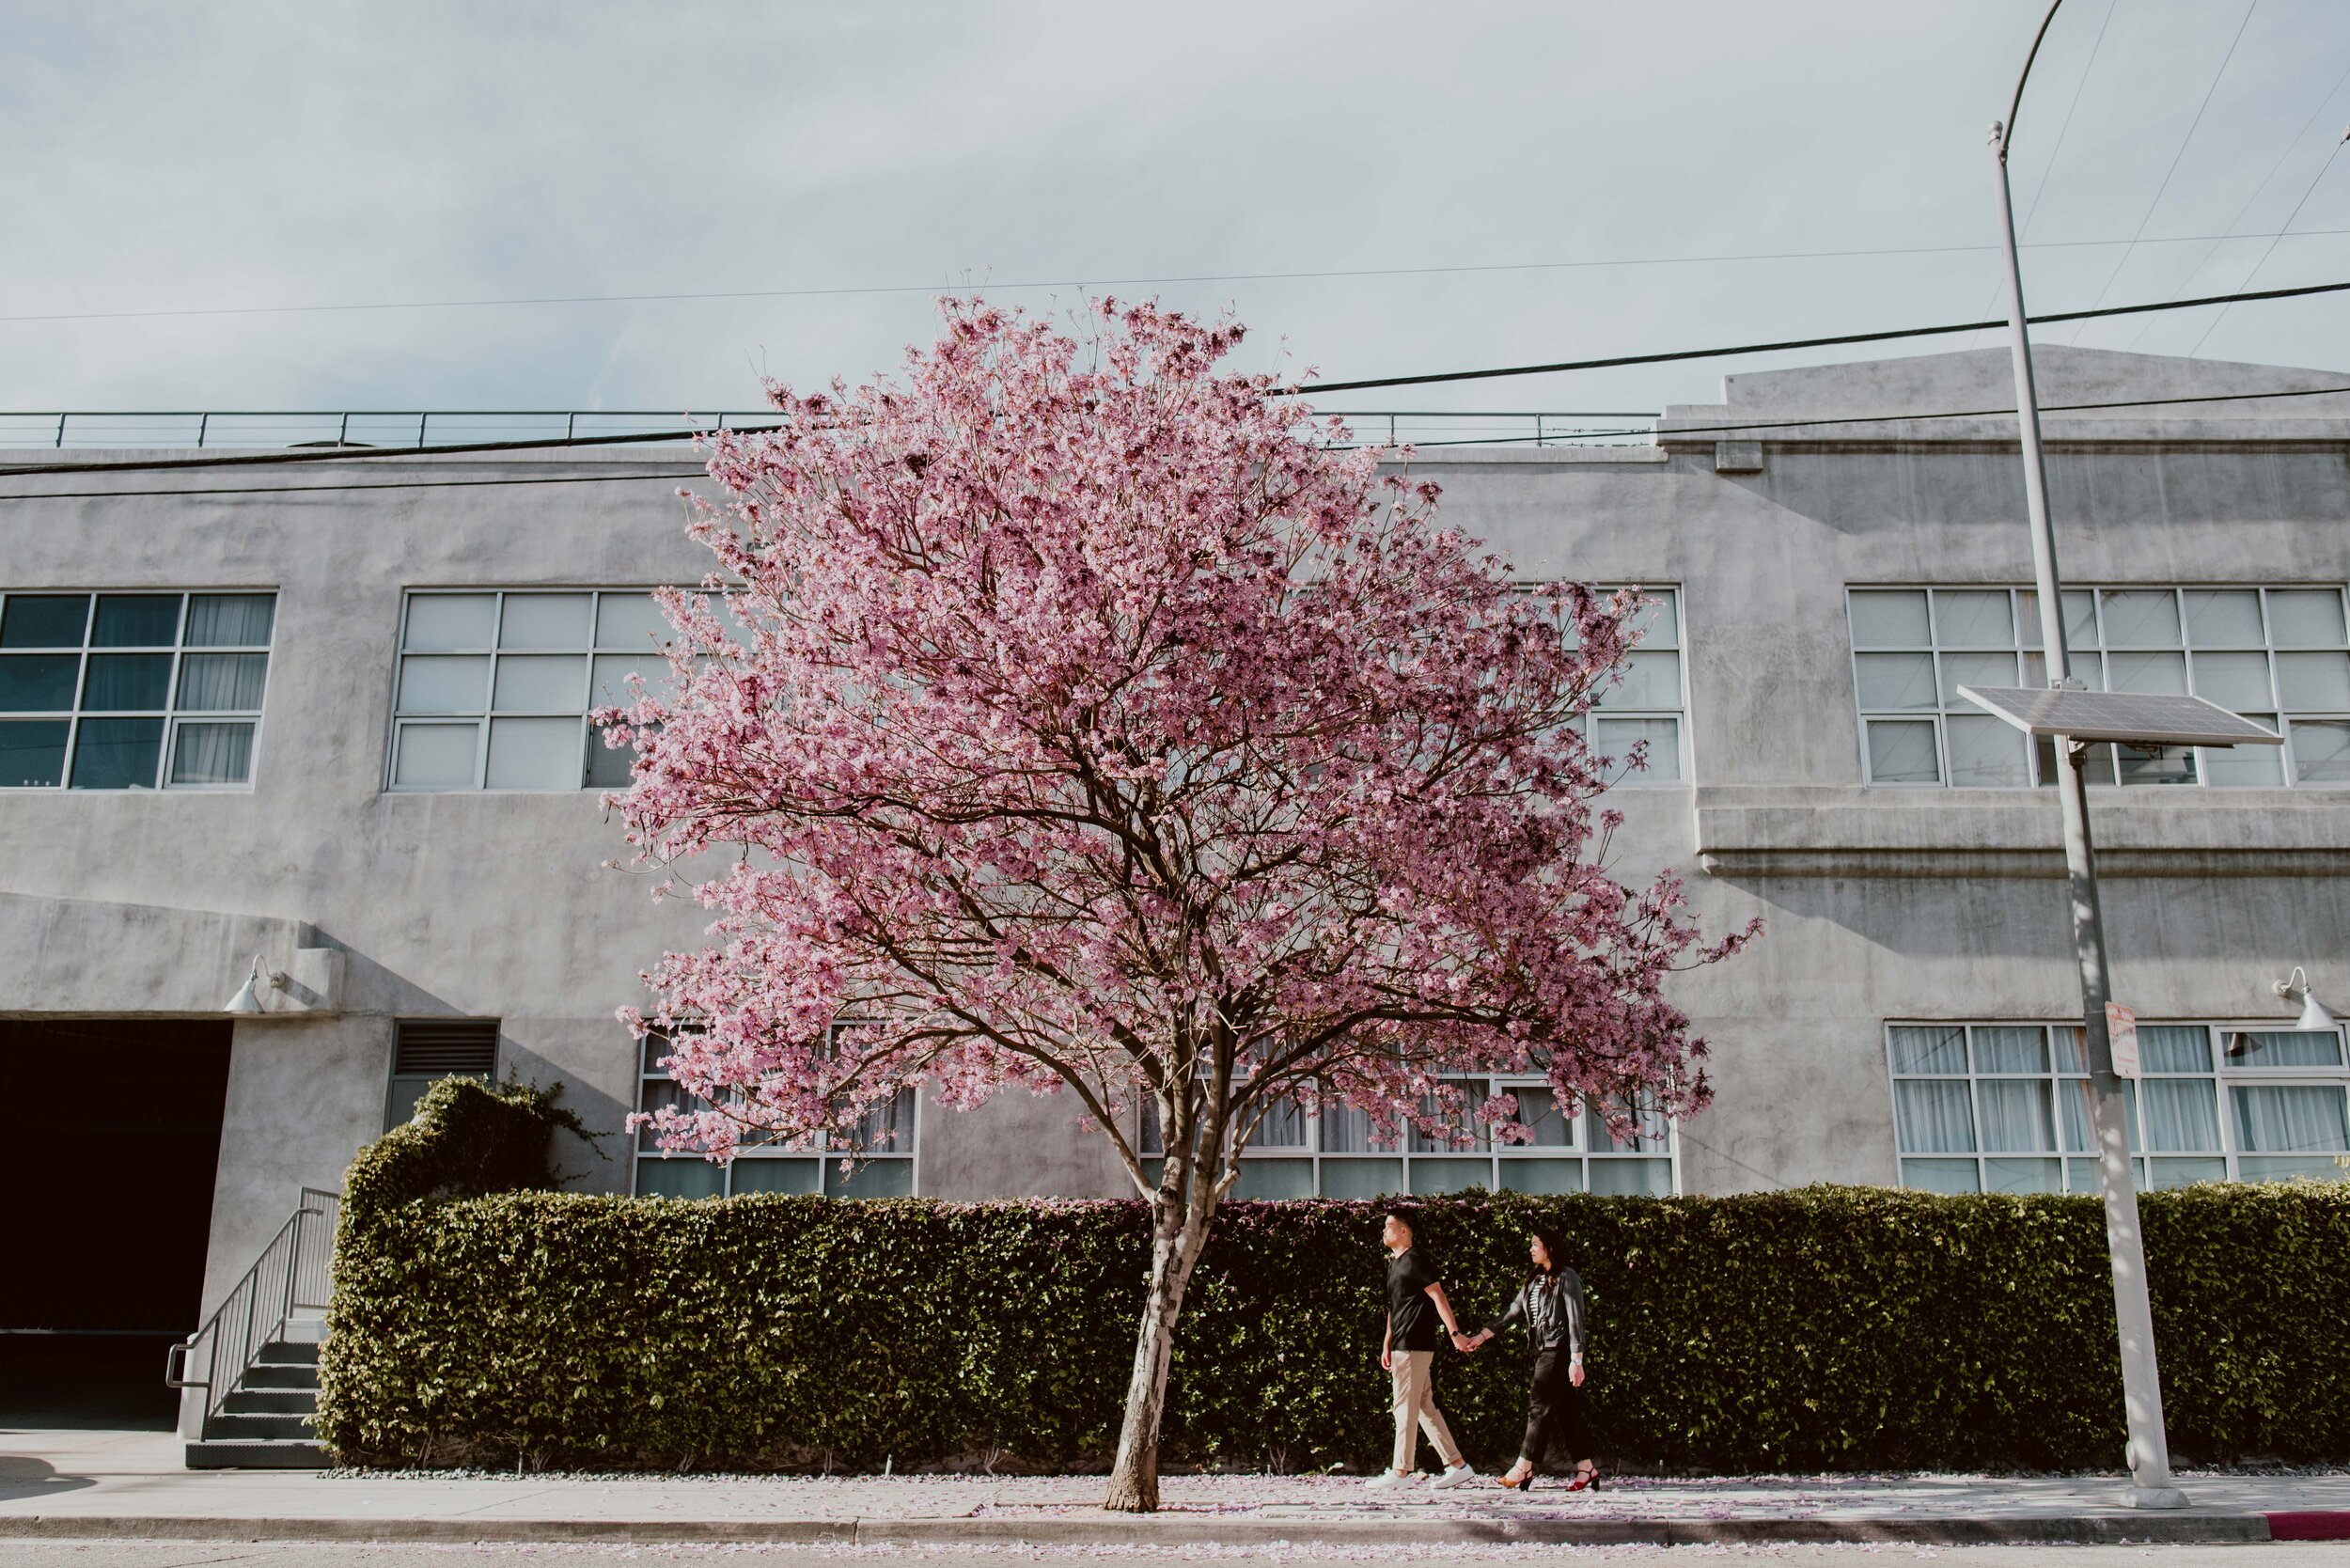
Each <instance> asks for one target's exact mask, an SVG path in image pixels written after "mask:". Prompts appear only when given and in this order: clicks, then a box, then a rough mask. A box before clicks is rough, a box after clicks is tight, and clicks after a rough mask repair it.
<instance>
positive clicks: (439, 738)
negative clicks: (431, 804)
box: [392, 724, 480, 790]
mask: <svg viewBox="0 0 2350 1568" xmlns="http://www.w3.org/2000/svg"><path fill="white" fill-rule="evenodd" d="M479 737H480V726H478V725H473V724H403V725H401V726H400V727H399V762H398V763H397V764H396V765H395V766H394V768H393V771H392V783H393V784H394V785H396V786H398V787H399V788H400V789H403V790H469V789H471V788H473V781H474V768H475V764H476V756H475V752H476V748H477V745H478V741H479Z"/></svg>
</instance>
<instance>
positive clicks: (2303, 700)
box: [2277, 653, 2350, 713]
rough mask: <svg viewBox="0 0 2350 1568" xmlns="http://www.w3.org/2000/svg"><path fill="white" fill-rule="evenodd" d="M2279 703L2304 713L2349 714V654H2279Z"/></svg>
mask: <svg viewBox="0 0 2350 1568" xmlns="http://www.w3.org/2000/svg"><path fill="white" fill-rule="evenodd" d="M2277 700H2278V702H2279V703H2280V704H2281V705H2283V706H2284V707H2287V708H2297V709H2299V710H2301V711H2302V712H2304V713H2309V712H2312V711H2313V712H2318V713H2341V712H2342V711H2344V710H2350V653H2279V654H2278V655H2277Z"/></svg>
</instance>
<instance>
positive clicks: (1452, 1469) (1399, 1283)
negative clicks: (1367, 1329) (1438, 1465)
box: [1366, 1215, 1477, 1489]
mask: <svg viewBox="0 0 2350 1568" xmlns="http://www.w3.org/2000/svg"><path fill="white" fill-rule="evenodd" d="M1379 1240H1380V1242H1381V1243H1382V1244H1383V1245H1384V1246H1386V1247H1387V1340H1386V1342H1385V1343H1383V1344H1381V1346H1380V1347H1379V1364H1380V1365H1381V1366H1383V1367H1385V1368H1387V1372H1388V1373H1389V1374H1390V1375H1391V1376H1392V1377H1393V1378H1394V1380H1395V1456H1394V1459H1393V1462H1392V1464H1391V1466H1390V1467H1389V1468H1387V1469H1385V1470H1382V1471H1380V1472H1379V1473H1378V1474H1377V1475H1375V1476H1373V1477H1371V1480H1370V1481H1369V1482H1366V1484H1367V1485H1369V1486H1371V1487H1372V1488H1374V1489H1384V1488H1388V1487H1396V1486H1402V1485H1404V1484H1405V1483H1407V1482H1410V1481H1411V1480H1412V1478H1413V1475H1414V1473H1415V1471H1416V1470H1417V1469H1418V1465H1419V1433H1420V1429H1421V1428H1423V1427H1424V1428H1426V1429H1427V1432H1428V1440H1429V1441H1430V1442H1432V1443H1434V1444H1435V1445H1436V1454H1437V1457H1439V1458H1441V1459H1442V1460H1443V1461H1444V1474H1442V1475H1440V1476H1438V1477H1437V1478H1436V1480H1435V1484H1436V1485H1438V1486H1459V1485H1461V1484H1463V1483H1464V1482H1467V1481H1468V1480H1469V1479H1470V1478H1471V1477H1473V1476H1475V1475H1476V1474H1477V1471H1476V1468H1475V1467H1474V1466H1471V1465H1470V1464H1469V1462H1468V1461H1467V1460H1465V1459H1464V1458H1462V1457H1461V1448H1460V1445H1459V1444H1457V1443H1455V1442H1454V1441H1453V1440H1452V1431H1451V1429H1450V1428H1449V1427H1448V1426H1446V1425H1445V1420H1444V1412H1443V1411H1441V1410H1439V1409H1437V1408H1436V1394H1435V1388H1434V1382H1433V1378H1432V1374H1433V1373H1434V1371H1435V1360H1436V1347H1437V1346H1439V1345H1441V1344H1443V1343H1444V1342H1445V1340H1446V1339H1447V1338H1449V1337H1451V1336H1454V1335H1457V1334H1458V1333H1459V1332H1460V1325H1458V1324H1457V1323H1456V1322H1454V1320H1453V1316H1452V1303H1450V1302H1449V1301H1447V1300H1446V1299H1445V1295H1444V1281H1443V1280H1442V1279H1440V1278H1437V1276H1436V1271H1435V1269H1434V1266H1433V1265H1432V1264H1431V1263H1430V1262H1428V1259H1427V1257H1426V1256H1425V1255H1424V1254H1422V1253H1421V1252H1420V1251H1419V1250H1418V1248H1417V1247H1414V1246H1413V1245H1412V1242H1413V1236H1412V1222H1411V1221H1410V1220H1407V1219H1405V1218H1404V1217H1403V1216H1402V1215H1387V1223H1386V1224H1385V1225H1383V1226H1381V1227H1380V1230H1379ZM1439 1321H1441V1322H1442V1325H1443V1327H1442V1328H1441V1329H1439V1328H1438V1326H1437V1325H1438V1323H1439Z"/></svg>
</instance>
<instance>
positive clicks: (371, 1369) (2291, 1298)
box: [320, 1090, 2350, 1471]
mask: <svg viewBox="0 0 2350 1568" xmlns="http://www.w3.org/2000/svg"><path fill="white" fill-rule="evenodd" d="M436 1092H438V1091H437V1090H436ZM454 1092H455V1091H452V1093H453V1094H454ZM476 1093H478V1090H477V1091H476ZM481 1097H482V1098H484V1099H488V1098H490V1097H489V1096H486V1095H483V1096H481ZM452 1105H454V1100H453V1101H452ZM483 1109H484V1107H481V1106H475V1107H474V1110H475V1111H477V1112H479V1111H482V1110H483ZM461 1120H463V1118H462V1117H461V1116H457V1115H451V1116H449V1117H447V1118H446V1119H444V1121H443V1122H442V1123H437V1124H435V1125H432V1126H428V1125H425V1124H423V1123H419V1124H418V1126H417V1128H416V1130H415V1141H416V1142H417V1143H420V1144H424V1145H427V1146H428V1147H429V1146H431V1144H432V1143H433V1142H434V1141H435V1139H436V1138H439V1139H443V1140H446V1138H447V1137H448V1136H449V1133H450V1130H451V1128H450V1125H449V1124H450V1123H454V1122H456V1121H461ZM479 1120H482V1121H488V1120H491V1118H489V1117H487V1116H486V1115H485V1116H483V1117H481V1118H479ZM428 1121H431V1119H430V1118H428ZM527 1121H528V1119H527V1118H523V1119H521V1121H520V1122H518V1123H517V1124H519V1125H525V1126H526V1124H527ZM403 1136H404V1133H395V1134H393V1135H392V1136H391V1138H390V1139H387V1140H386V1142H387V1143H389V1142H391V1141H392V1140H394V1139H399V1138H401V1137H403ZM540 1147H541V1149H543V1143H541V1145H540ZM383 1150H384V1145H378V1146H376V1149H375V1150H372V1151H370V1152H368V1154H366V1155H363V1156H362V1158H361V1162H360V1163H361V1166H362V1167H366V1166H368V1163H369V1162H370V1161H375V1160H380V1159H381V1158H382V1154H383ZM402 1157H403V1158H404V1159H406V1160H408V1161H410V1162H412V1163H413V1164H414V1165H415V1167H416V1168H422V1167H423V1166H425V1165H428V1164H431V1166H432V1168H433V1170H434V1172H435V1173H436V1174H437V1175H438V1177H439V1178H440V1179H439V1180H435V1181H431V1182H430V1183H426V1182H423V1181H421V1179H417V1178H412V1179H408V1180H406V1181H404V1182H403V1183H393V1182H389V1181H385V1182H383V1183H381V1184H378V1185H372V1186H371V1185H369V1184H366V1183H364V1182H362V1181H361V1180H359V1179H358V1178H357V1174H356V1173H354V1180H353V1182H352V1204H351V1205H350V1208H349V1210H348V1211H347V1218H346V1221H345V1227H344V1231H343V1235H342V1242H341V1252H340V1256H339V1261H338V1268H339V1274H338V1281H337V1300H336V1304H335V1308H334V1312H333V1327H334V1333H333V1338H332V1340H331V1341H330V1342H329V1345H328V1347H327V1352H326V1356H325V1365H324V1372H323V1381H324V1386H325V1387H324V1393H323V1397H322V1399H321V1409H320V1425H321V1433H322V1435H323V1436H324V1438H325V1440H326V1441H327V1442H328V1443H329V1444H331V1445H332V1446H333V1447H334V1448H335V1449H337V1450H338V1451H340V1452H341V1453H342V1454H343V1455H345V1456H346V1457H347V1458H351V1459H354V1460H358V1461H362V1462H366V1463H373V1464H382V1465H396V1466H397V1465H435V1464H451V1463H459V1462H473V1463H492V1464H497V1465H503V1466H511V1465H514V1464H516V1463H517V1462H518V1461H522V1462H526V1463H529V1464H531V1465H534V1466H546V1465H555V1466H594V1467H631V1466H647V1467H650V1466H658V1467H662V1468H674V1467H683V1466H690V1467H699V1468H711V1467H719V1466H725V1467H744V1468H763V1467H776V1468H798V1467H840V1468H858V1467H869V1466H870V1467H872V1468H879V1467H880V1466H882V1465H883V1464H884V1462H885V1461H894V1462H895V1464H896V1465H897V1466H898V1467H900V1468H901V1469H903V1468H911V1467H914V1466H922V1465H928V1464H971V1463H975V1462H977V1463H986V1464H991V1465H995V1466H1001V1467H1005V1468H1023V1467H1055V1468H1068V1467H1091V1466H1100V1465H1102V1464H1104V1463H1105V1460H1106V1456H1107V1454H1108V1451H1109V1450H1110V1447H1111V1444H1112V1440H1113V1437H1114V1435H1115V1432H1116V1426H1117V1420H1118V1415H1119V1410H1120V1402H1121V1399H1122V1396H1123V1392H1124V1378H1125V1372H1126V1368H1127V1365H1128V1362H1129V1357H1130V1356H1131V1354H1132V1339H1131V1336H1132V1333H1133V1322H1134V1317H1135V1313H1136V1310H1137V1309H1138V1306H1139V1302H1140V1293H1141V1289H1142V1279H1143V1274H1144V1271H1145V1266H1146V1261H1147V1258H1146V1226H1145V1215H1144V1211H1143V1208H1142V1206H1141V1205H1140V1204H1139V1203H1135V1202H1010V1203H995V1204H981V1205H968V1204H952V1203H941V1202H935V1201H930V1200H919V1199H908V1200H883V1201H870V1202H859V1201H843V1200H826V1199H819V1198H788V1197H773V1196H760V1197H745V1198H736V1199H729V1200H697V1201H685V1200H669V1199H645V1200H630V1199H619V1198H605V1197H595V1196H587V1195H580V1194H561V1193H548V1192H509V1193H506V1194H503V1195H499V1196H489V1197H478V1198H462V1197H441V1198H437V1199H435V1198H431V1197H427V1196H420V1194H427V1193H431V1192H434V1191H444V1192H446V1191H448V1190H452V1189H453V1190H462V1184H452V1183H451V1182H450V1181H448V1180H447V1173H448V1171H449V1169H450V1168H451V1162H449V1161H446V1160H442V1161H439V1162H437V1163H434V1162H431V1161H428V1160H425V1159H423V1158H421V1157H420V1156H419V1155H418V1154H417V1152H415V1151H413V1150H412V1151H410V1152H408V1153H407V1154H405V1155H403V1156H402ZM478 1163H479V1164H481V1165H482V1167H483V1168H490V1167H491V1166H493V1165H494V1164H495V1162H478ZM511 1175H512V1171H511V1170H510V1169H508V1170H505V1171H504V1172H502V1173H501V1174H500V1176H499V1178H498V1179H499V1180H500V1181H503V1182H507V1184H510V1181H508V1178H510V1177H511ZM2143 1206H2144V1212H2145V1216H2146V1231H2147V1239H2148V1249H2149V1254H2150V1257H2151V1261H2152V1270H2153V1282H2154V1302H2155V1315H2156V1319H2157V1324H2158V1334H2159V1336H2160V1341H2161V1349H2162V1353H2163V1374H2164V1381H2165V1385H2166V1392H2167V1396H2168V1403H2169V1413H2170V1431H2171V1434H2172V1443H2173V1447H2174V1450H2175V1451H2176V1452H2177V1453H2178V1454H2180V1455H2182V1456H2185V1457H2188V1458H2194V1459H2202V1460H2218V1459H2227V1458H2235V1457H2241V1456H2248V1455H2273V1456H2277V1457H2280V1458H2286V1459H2294V1460H2318V1459H2324V1460H2339V1459H2342V1458H2343V1457H2345V1456H2350V1320H2345V1315H2344V1313H2343V1310H2342V1303H2343V1302H2344V1301H2345V1300H2346V1299H2350V1189H2345V1188H2343V1187H2342V1186H2338V1185H2326V1186H2317V1185H2311V1184H2301V1185H2295V1186H2274V1185H2267V1186H2213V1187H2203V1188H2195V1189H2189V1190H2186V1191H2180V1192H2170V1193H2160V1194H2154V1195H2151V1196H2149V1197H2148V1198H2146V1199H2145V1200H2144V1205H2143ZM1416 1207H1417V1209H1418V1215H1419V1223H1420V1231H1421V1237H1422V1245H1423V1246H1425V1247H1428V1248H1429V1249H1430V1251H1431V1252H1432V1253H1433V1254H1434V1256H1435V1257H1436V1259H1437V1260H1438V1261H1439V1262H1440V1263H1441V1264H1442V1266H1443V1270H1444V1273H1445V1276H1446V1278H1447V1279H1448V1281H1449V1287H1450V1290H1451V1293H1452V1295H1453V1299H1454V1300H1455V1302H1456V1303H1458V1304H1459V1305H1460V1307H1461V1309H1462V1310H1463V1311H1464V1312H1465V1313H1468V1314H1484V1313H1489V1312H1491V1311H1493V1310H1495V1309H1497V1308H1498V1307H1499V1306H1500V1305H1501V1304H1502V1302H1503V1300H1504V1299H1505V1297H1506V1295H1507V1294H1508V1292H1509V1291H1510V1289H1511V1288H1512V1282H1513V1278H1514V1276H1515V1274H1516V1272H1517V1271H1518V1269H1519V1267H1520V1262H1519V1261H1520V1260H1521V1259H1522V1258H1523V1256H1524V1246H1525V1242H1524V1237H1525V1234H1526V1231H1527V1230H1528V1227H1529V1226H1531V1225H1533V1224H1535V1223H1537V1222H1542V1223H1545V1224H1548V1225H1552V1226H1555V1227H1556V1228H1557V1229H1559V1231H1561V1232H1562V1233H1563V1234H1564V1235H1565V1237H1566V1238H1567V1247H1568V1251H1569V1253H1570V1255H1571V1258H1572V1261H1573V1262H1575V1266H1576V1267H1577V1268H1578V1269H1579V1270H1580V1271H1581V1273H1582V1275H1583V1278H1584V1279H1585V1281H1586V1283H1587V1285H1588V1287H1589V1290H1590V1299H1591V1310H1592V1318H1593V1341H1592V1351H1591V1373H1592V1381H1591V1385H1590V1389H1589V1396H1590V1410H1591V1415H1592V1418H1593V1420H1594V1423H1595V1426H1596V1429H1597V1432H1598V1434H1599V1439H1600V1444H1601V1447H1602V1450H1603V1451H1604V1452H1606V1453H1607V1454H1609V1455H1611V1456H1614V1457H1616V1458H1618V1459H1619V1460H1621V1461H1623V1462H1626V1463H1634V1464H1641V1465H1647V1466H1659V1467H1669V1468H1703V1469H1711V1470H1731V1471H1739V1470H1789V1469H1792V1470H1815V1469H1861V1468H1878V1467H1936V1468H1940V1467H1961V1468H1973V1467H1984V1468H1992V1469H2002V1468H2035V1469H2036V1468H2070V1467H2097V1468H2107V1469H2111V1468H2118V1467H2119V1466H2120V1465H2121V1463H2122V1440H2123V1438H2122V1432H2123V1428H2122V1409H2121V1396H2120V1378H2119V1372H2118V1371H2117V1368H2116V1364H2115V1356H2114V1350H2113V1326H2112V1324H2113V1314H2112V1298H2111V1294H2110V1290H2109V1286H2108V1284H2107V1273H2106V1265H2105V1237H2104V1230H2103V1226H2102V1223H2101V1219H2100V1215H2099V1211H2098V1208H2097V1205H2096V1203H2095V1202H2094V1200H2087V1199H2079V1198H1996V1197H1985V1198H1936V1197H1932V1196H1928V1195H1924V1194H1918V1193H1903V1192H1893V1191H1888V1190H1884V1189H1879V1188H1836V1187H1813V1188H1807V1189H1803V1190H1800V1191H1794V1192H1783V1193H1774V1194H1767V1195H1759V1196H1751V1197H1737V1198H1719V1199H1669V1200H1653V1199H1602V1198H1589V1197H1577V1198H1563V1199H1536V1198H1526V1197H1519V1196H1516V1195H1509V1194H1503V1195H1497V1196H1492V1197H1487V1196H1484V1195H1481V1194H1467V1195H1463V1196H1460V1197H1457V1198H1450V1199H1443V1200H1424V1201H1422V1202H1420V1203H1418V1205H1416ZM1380 1213H1381V1206H1380V1205H1374V1204H1358V1203H1340V1202H1295V1203H1239V1204H1233V1205H1230V1207H1229V1208H1228V1209H1227V1210H1226V1211H1225V1212H1224V1213H1223V1214H1222V1215H1219V1217H1218V1220H1217V1223H1216V1227H1215V1235H1214V1241H1213V1243H1212V1245H1211V1247H1210V1249H1209V1252H1208V1254H1207V1256H1206V1258H1205V1260H1204V1261H1203V1262H1202V1263H1201V1265H1200V1269H1199V1274H1198V1276H1197V1277H1196V1279H1195V1283H1194V1285H1193V1287H1192V1290H1191V1292H1190V1294H1189V1297H1188V1298H1187V1300H1186V1301H1185V1303H1184V1312H1183V1329H1182V1332H1181V1335H1180V1340H1179V1349H1178V1353H1177V1356H1176V1360H1175V1371H1174V1377H1173V1384H1172V1388H1171V1389H1170V1396H1169V1403H1168V1416H1167V1430H1166V1443H1167V1459H1168V1461H1169V1462H1170V1463H1173V1464H1182V1463H1186V1462H1189V1463H1199V1464H1207V1465H1224V1466H1242V1467H1258V1466H1272V1467H1276V1468H1286V1469H1304V1468H1317V1467H1322V1466H1333V1465H1347V1466H1370V1465H1372V1464H1375V1463H1377V1461H1378V1456H1379V1455H1380V1454H1382V1453H1383V1452H1384V1451H1385V1450H1386V1447H1387V1434H1388V1426H1387V1383H1386V1379H1385V1376H1384V1374H1382V1373H1381V1372H1380V1371H1379V1369H1378V1366H1377V1364H1376V1355H1377V1351H1378V1343H1379V1333H1380V1326H1381V1323H1382V1314H1383V1310H1384V1305H1383V1295H1382V1290H1381V1271H1380V1255H1379V1252H1378V1248H1377V1245H1376V1242H1375V1239H1374V1238H1375V1236H1376V1232H1377V1216H1378V1215H1379V1214H1380ZM1526 1360H1527V1355H1526V1351H1525V1345H1524V1341H1523V1339H1522V1338H1518V1339H1514V1340H1505V1341H1496V1343H1495V1344H1493V1345H1491V1346H1488V1347H1487V1348H1486V1349H1484V1350H1483V1351H1481V1352H1479V1353H1478V1354H1477V1355H1475V1356H1456V1355H1454V1354H1452V1353H1450V1352H1449V1351H1448V1352H1446V1353H1445V1354H1444V1356H1443V1357H1442V1359H1441V1360H1440V1362H1439V1365H1438V1372H1437V1391H1438V1394H1439V1397H1440V1399H1441V1401H1442V1403H1443V1404H1444V1406H1445V1408H1446V1410H1447V1412H1448V1413H1449V1416H1450V1418H1451V1420H1452V1424H1453V1430H1454V1431H1455V1432H1456V1433H1457V1434H1459V1435H1461V1438H1462V1440H1463V1442H1464V1443H1465V1445H1466V1446H1467V1447H1468V1448H1469V1450H1470V1453H1471V1456H1472V1457H1474V1458H1476V1459H1478V1460H1480V1461H1481V1462H1485V1463H1491V1462H1496V1461H1500V1460H1503V1459H1506V1457H1507V1456H1508V1454H1509V1453H1510V1452H1511V1450H1512V1449H1513V1447H1514V1444H1515V1438H1516V1433H1517V1428H1518V1425H1519V1422H1520V1420H1521V1419H1522V1414H1523V1409H1524V1406H1523V1404H1522V1403H1521V1389H1520V1379H1521V1378H1522V1376H1523V1372H1524V1368H1525V1364H1526Z"/></svg>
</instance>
